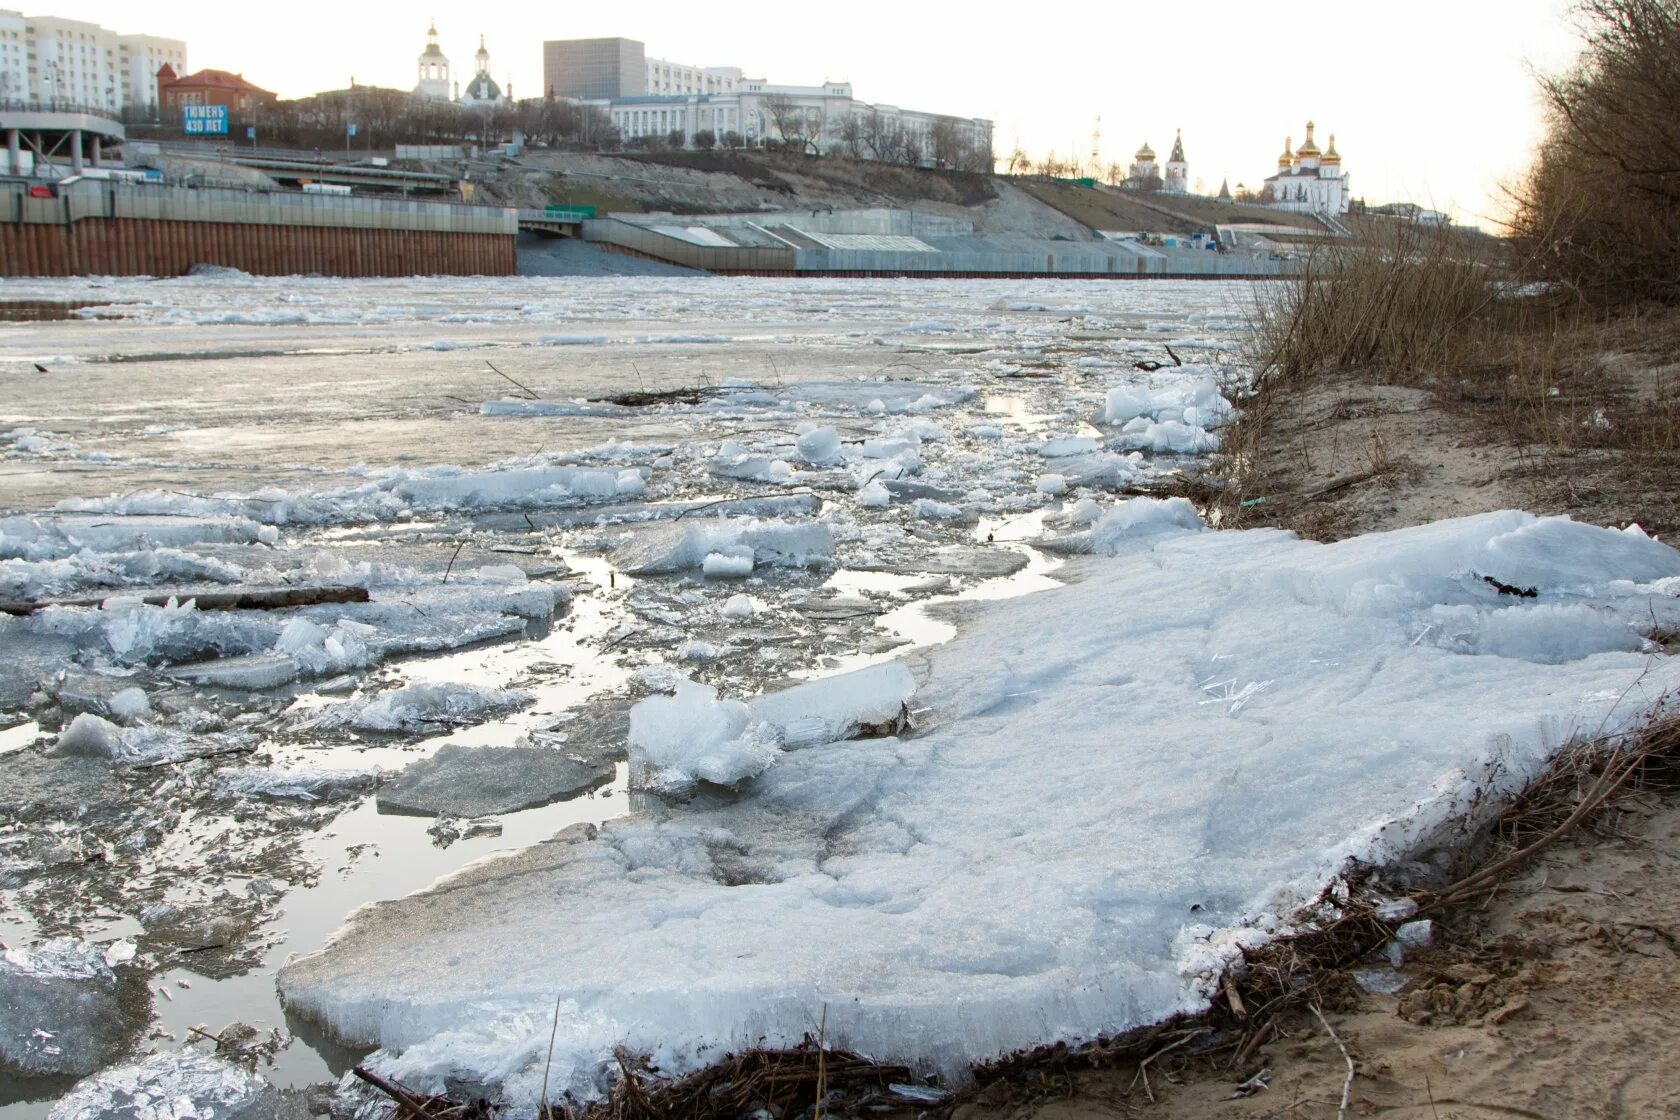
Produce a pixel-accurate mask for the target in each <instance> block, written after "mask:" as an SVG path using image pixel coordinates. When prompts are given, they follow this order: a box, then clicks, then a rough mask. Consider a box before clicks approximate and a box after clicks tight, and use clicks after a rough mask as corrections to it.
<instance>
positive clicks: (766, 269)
mask: <svg viewBox="0 0 1680 1120" xmlns="http://www.w3.org/2000/svg"><path fill="white" fill-rule="evenodd" d="M731 217H733V216H731ZM682 220H690V219H682ZM800 220H801V221H802V222H804V221H809V219H808V218H806V217H803V216H802V217H801V219H800ZM704 221H705V223H706V224H707V225H710V226H712V227H713V228H721V229H730V230H737V231H738V230H739V229H751V230H753V231H754V232H755V234H761V235H763V237H762V239H761V240H763V241H770V240H776V241H780V242H781V244H780V245H770V244H759V245H732V246H723V245H705V244H696V243H695V242H694V241H692V240H686V239H684V238H682V237H676V236H671V235H669V234H667V233H664V232H661V231H660V230H658V229H653V228H649V227H648V226H646V225H644V224H642V223H640V222H633V221H625V220H623V219H618V218H605V219H595V220H591V221H587V222H584V223H583V236H584V238H585V239H586V240H589V241H594V242H598V243H600V244H601V245H603V246H604V247H606V248H608V249H609V250H612V251H615V252H620V253H627V254H629V255H632V256H638V257H645V258H647V259H650V260H658V261H666V262H669V263H672V264H678V265H683V266H685V267H687V268H698V269H704V270H706V271H707V272H713V273H718V274H721V275H726V276H742V275H754V276H785V275H794V276H859V277H867V276H913V277H925V278H928V279H934V278H950V277H959V278H965V279H966V278H981V279H983V278H987V277H996V278H999V279H1003V278H1009V277H1055V278H1062V279H1070V280H1072V279H1110V280H1140V279H1144V280H1148V279H1163V280H1164V279H1179V280H1195V279H1207V280H1235V279H1264V278H1273V277H1278V276H1289V275H1294V274H1295V272H1296V269H1297V267H1298V266H1297V264H1296V262H1294V261H1286V260H1278V259H1273V258H1268V257H1266V256H1254V255H1250V254H1246V253H1231V254H1222V253H1214V252H1207V251H1192V250H1188V249H1186V250H1173V249H1165V248H1156V247H1152V246H1145V245H1141V244H1137V243H1133V242H1119V241H1083V242H1078V241H1052V240H1045V239H1042V238H1034V237H1028V236H1007V235H986V236H980V235H972V234H971V235H967V236H962V235H955V236H938V235H934V234H931V233H923V234H921V240H922V241H923V244H924V245H925V246H926V248H925V249H924V250H922V251H901V250H894V249H849V248H848V249H832V248H824V247H801V246H798V245H796V244H795V243H794V236H795V234H796V232H797V231H793V232H790V231H787V230H783V229H782V228H781V227H770V228H765V227H761V226H759V225H757V224H756V223H750V222H745V221H743V222H742V223H740V226H739V227H737V226H733V225H731V224H730V223H729V222H727V221H726V222H723V223H714V222H712V221H710V220H709V219H704ZM833 224H839V223H838V222H837V221H836V222H835V223H833ZM881 224H882V225H883V226H890V223H885V222H883V223H881ZM778 230H781V232H778ZM805 240H807V241H808V240H809V239H805Z"/></svg>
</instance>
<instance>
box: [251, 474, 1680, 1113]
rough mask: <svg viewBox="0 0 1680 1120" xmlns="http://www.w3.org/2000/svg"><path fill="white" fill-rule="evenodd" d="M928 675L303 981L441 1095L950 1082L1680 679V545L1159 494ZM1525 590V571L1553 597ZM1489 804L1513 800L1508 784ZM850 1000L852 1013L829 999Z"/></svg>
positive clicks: (1266, 923)
mask: <svg viewBox="0 0 1680 1120" xmlns="http://www.w3.org/2000/svg"><path fill="white" fill-rule="evenodd" d="M1080 544H1081V546H1082V547H1084V548H1085V549H1086V550H1088V551H1091V552H1094V553H1096V554H1097V555H1093V556H1091V557H1089V558H1086V559H1082V560H1079V561H1076V562H1075V563H1074V564H1073V565H1072V566H1071V567H1070V569H1069V570H1070V571H1071V573H1072V574H1073V576H1074V582H1073V583H1072V584H1071V585H1070V586H1067V587H1065V588H1061V589H1056V590H1052V591H1045V592H1041V593H1038V594H1035V595H1031V596H1026V597H1022V598H1019V599H1014V600H1007V601H1001V602H991V603H984V604H976V605H973V606H972V607H971V608H970V613H969V614H968V615H967V617H966V619H965V622H964V625H963V627H962V630H961V633H960V635H959V636H958V637H957V638H955V639H954V640H952V641H951V642H949V643H948V644H946V645H944V646H941V647H937V648H935V649H934V650H932V651H931V652H930V653H928V654H926V655H925V656H924V657H922V658H920V659H919V660H917V661H916V662H914V663H913V664H912V665H911V668H912V669H913V670H914V672H915V674H916V676H917V679H918V683H919V687H918V690H917V692H916V695H915V698H914V700H913V701H912V702H911V706H912V707H913V708H914V709H915V712H914V720H915V725H916V728H917V730H916V731H914V732H912V733H910V734H908V735H906V736H903V737H900V738H877V739H863V740H853V741H842V742H836V743H830V744H827V745H821V744H816V745H811V744H807V745H806V746H805V749H802V750H797V751H788V752H786V753H784V754H782V755H780V756H779V757H778V758H777V759H776V760H775V763H774V765H772V766H770V767H769V768H768V769H766V770H765V771H764V772H763V774H762V775H760V776H759V777H758V778H756V779H754V780H753V781H751V782H750V783H748V784H747V785H746V786H745V787H744V792H743V794H742V796H740V797H739V798H733V799H724V798H711V797H706V796H702V797H699V798H697V799H696V800H694V801H693V802H691V803H688V804H686V805H672V806H669V807H667V808H665V809H662V810H659V811H657V812H647V813H643V814H642V815H639V816H633V817H630V818H626V819H623V820H619V821H615V822H612V823H610V824H608V825H606V826H605V827H602V828H600V829H599V830H595V829H592V828H591V829H577V830H570V831H568V832H565V833H562V834H560V835H559V836H557V837H555V838H554V839H553V840H551V841H549V842H547V843H544V844H541V845H538V846H536V847H533V848H529V849H526V850H524V851H522V852H519V853H517V854H514V855H511V856H509V857H507V858H504V859H501V860H496V861H489V862H483V863H479V864H477V865H474V866H472V867H469V868H467V869H465V870H463V871H462V872H461V873H459V874H457V875H456V876H454V877H452V878H450V879H448V880H446V881H444V882H441V883H439V884H437V885H436V886H434V887H433V888H431V889H429V890H427V891H425V892H422V893H419V894H416V895H412V896H410V897H407V898H404V899H401V900H397V901H392V902H386V903H381V904H378V905H375V906H371V907H367V908H364V909H362V910H361V911H358V912H357V913H356V914H355V915H354V916H353V917H352V918H351V919H350V921H349V923H348V924H347V925H346V926H345V927H344V928H343V929H342V930H341V931H340V932H339V934H338V935H337V936H336V937H335V938H334V939H333V941H332V942H330V943H329V944H328V945H327V947H326V948H324V949H323V950H321V951H320V952H317V953H315V954H312V955H310V956H307V957H303V958H300V959H297V960H294V961H292V962H290V963H288V964H287V966H286V967H285V968H284V969H283V970H282V972H281V976H280V984H281V987H282V990H283V993H284V995H285V997H286V999H287V1000H288V1002H289V1003H290V1004H291V1006H292V1007H294V1008H296V1009H298V1010H301V1011H303V1012H306V1013H308V1014H311V1015H314V1016H316V1017H318V1018H320V1019H321V1020H323V1021H325V1022H326V1023H328V1024H329V1025H330V1026H331V1027H332V1028H333V1029H334V1030H335V1031H337V1032H338V1033H340V1034H342V1035H344V1036H346V1037H347V1038H350V1039H353V1040H357V1041H361V1042H367V1043H378V1044H381V1045H383V1046H384V1047H385V1048H386V1049H385V1051H384V1052H383V1053H382V1054H380V1055H378V1056H376V1058H375V1063H376V1064H377V1065H380V1066H382V1067H383V1068H385V1069H386V1070H387V1071H388V1072H391V1073H393V1074H395V1075H397V1076H400V1077H402V1078H403V1079H404V1080H406V1081H407V1082H408V1083H409V1084H410V1085H412V1086H414V1087H416V1088H422V1089H435V1088H439V1087H441V1084H442V1081H443V1079H444V1078H445V1077H448V1078H451V1079H456V1080H469V1081H470V1080H478V1081H484V1082H495V1083H502V1084H504V1085H505V1088H506V1091H507V1093H508V1097H509V1099H510V1101H512V1102H513V1103H514V1104H515V1105H516V1106H517V1107H520V1108H523V1109H525V1110H529V1109H530V1108H531V1107H532V1105H533V1104H534V1102H535V1096H536V1094H537V1092H538V1087H539V1085H540V1084H541V1083H542V1081H543V1079H544V1074H545V1065H546V1064H547V1055H548V1049H549V1030H550V1015H551V1013H552V1010H553V1008H554V1006H555V1000H556V998H557V997H559V998H560V999H561V1000H562V1003H561V1017H560V1026H559V1034H558V1041H557V1042H556V1044H555V1045H554V1049H553V1066H552V1069H551V1070H550V1071H549V1072H548V1074H547V1079H548V1083H549V1084H550V1086H551V1088H552V1089H553V1090H554V1091H556V1092H558V1091H562V1090H567V1091H573V1092H588V1091H590V1090H592V1089H593V1088H595V1087H596V1086H597V1085H598V1083H599V1082H598V1079H599V1078H600V1077H601V1076H602V1070H603V1069H604V1068H605V1067H604V1063H605V1062H607V1061H609V1060H610V1055H611V1053H612V1049H613V1046H614V1045H615V1044H619V1043H622V1044H625V1045H628V1046H629V1047H631V1048H632V1049H634V1050H641V1051H646V1052H649V1053H651V1054H653V1055H654V1056H655V1057H656V1059H657V1060H658V1062H659V1064H660V1066H661V1068H663V1069H666V1070H673V1069H680V1068H682V1067H684V1066H688V1065H693V1064H699V1063H703V1062H705V1061H707V1060H709V1059H711V1058H714V1057H716V1056H720V1055H721V1054H722V1053H723V1051H724V1049H725V1048H728V1047H735V1046H741V1045H754V1044H760V1043H767V1044H778V1043H788V1042H793V1041H796V1040H797V1039H799V1038H800V1037H801V1036H802V1035H804V1034H805V1033H807V1032H809V1031H813V1030H814V1029H815V1028H816V1024H817V1023H818V1022H819V1020H823V1019H826V1030H827V1037H828V1039H829V1040H830V1042H832V1043H833V1044H836V1045H841V1046H846V1047H852V1048H856V1049H860V1050H863V1051H865V1052H868V1053H871V1054H874V1055H877V1056H879V1057H883V1058H894V1059H903V1060H908V1061H911V1062H914V1063H916V1064H919V1065H921V1066H923V1067H925V1068H929V1069H937V1070H944V1071H946V1072H955V1071H958V1070H960V1069H961V1068H962V1067H963V1066H964V1064H966V1063H967V1062H969V1061H972V1060H974V1059H980V1058H986V1057H990V1056H993V1055H996V1054H999V1053H1001V1052H1005V1051H1009V1050H1012V1049H1015V1048H1019V1047H1024V1046H1029V1045H1033V1044H1036V1043H1042V1042H1046V1041H1050V1040H1055V1039H1069V1040H1074V1039H1082V1038H1088V1037H1091V1036H1093V1035H1096V1034H1099V1033H1103V1032H1109V1031H1116V1030H1120V1029H1124V1028H1127V1027H1129V1026H1133V1025H1136V1024H1139V1023H1143V1022H1147V1021H1151V1020H1155V1019H1158V1018H1161V1017H1164V1016H1167V1015H1170V1014H1172V1013H1174V1012H1176V1011H1180V1010H1190V1009H1195V1008H1198V1007H1200V1006H1202V1005H1203V1004H1204V1002H1205V1000H1206V998H1207V996H1208V994H1209V993H1210V992H1211V991H1212V990H1213V985H1214V983H1215V982H1216V977H1217V975H1218V972H1219V970H1220V968H1221V967H1222V965H1223V962H1225V961H1227V960H1229V959H1230V958H1231V956H1232V955H1233V954H1234V953H1235V952H1236V951H1237V947H1238V946H1239V945H1241V944H1243V943H1247V942H1252V941H1256V940H1259V939H1263V938H1264V937H1266V936H1267V935H1268V934H1269V933H1270V932H1272V931H1275V930H1277V929H1279V928H1281V927H1282V926H1283V925H1284V924H1285V923H1286V921H1287V918H1288V915H1289V913H1290V910H1291V907H1292V906H1293V905H1294V904H1296V903H1298V902H1300V901H1302V900H1303V899H1307V898H1310V897H1311V896H1313V895H1314V894H1315V893H1316V892H1317V890H1318V888H1319V887H1320V886H1321V885H1322V884H1323V883H1325V882H1326V881H1327V880H1328V879H1330V878H1331V877H1333V876H1334V875H1335V874H1336V873H1337V872H1338V870H1339V869H1340V868H1342V867H1343V866H1344V865H1345V863H1346V861H1347V860H1349V859H1350V858H1357V859H1361V860H1366V861H1377V862H1394V861H1397V860H1402V859H1406V858H1413V857H1416V856H1418V855H1420V854H1423V853H1425V852H1427V850H1428V848H1429V847H1430V846H1431V844H1432V843H1434V842H1436V841H1437V840H1439V839H1440V838H1441V826H1444V825H1449V824H1453V823H1455V822H1457V821H1459V820H1461V819H1462V818H1463V817H1464V815H1465V814H1466V813H1468V812H1471V811H1472V809H1473V807H1474V806H1482V807H1485V806H1486V805H1487V804H1488V802H1489V800H1490V799H1489V798H1487V797H1486V794H1488V793H1489V792H1490V791H1492V792H1495V793H1497V792H1501V791H1508V790H1510V789H1511V788H1513V787H1515V786H1517V785H1520V784H1522V783H1523V782H1525V781H1526V780H1527V779H1529V778H1530V777H1532V776H1533V775H1534V774H1535V773H1536V772H1537V771H1538V770H1539V768H1540V767H1541V766H1542V765H1543V764H1544V762H1545V760H1546V759H1547V758H1548V757H1549V756H1550V754H1551V753H1552V752H1553V751H1555V750H1556V749H1557V748H1558V747H1559V746H1560V745H1561V744H1563V743H1565V742H1567V741H1568V740H1570V739H1571V738H1572V737H1576V736H1581V735H1591V734H1594V733H1598V732H1601V731H1604V730H1614V729H1617V728H1619V727H1622V726H1626V725H1628V724H1630V723H1631V722H1633V721H1635V720H1637V719H1639V718H1640V717H1641V715H1642V714H1643V713H1645V712H1646V711H1647V710H1648V709H1649V708H1650V707H1651V706H1652V705H1653V704H1654V703H1656V702H1657V700H1658V699H1659V697H1661V696H1662V695H1664V694H1665V693H1666V692H1668V691H1670V690H1672V689H1673V688H1674V687H1675V685H1676V684H1677V683H1680V663H1676V662H1674V661H1672V660H1670V659H1668V658H1666V657H1663V656H1661V655H1659V654H1657V653H1655V652H1653V651H1649V650H1647V648H1646V643H1645V642H1644V639H1643V637H1642V632H1643V631H1644V630H1646V629H1649V628H1650V627H1652V626H1653V625H1662V626H1673V625H1674V624H1675V623H1676V622H1677V621H1680V599H1677V598H1676V596H1677V594H1680V552H1676V551H1675V550H1673V549H1671V548H1669V547H1668V546H1666V545H1663V544H1659V543H1657V542H1655V541H1652V540H1650V539H1648V538H1646V537H1644V536H1643V535H1642V534H1639V533H1638V532H1637V531H1629V532H1625V533H1618V532H1614V531H1610V530H1604V529H1596V528H1591V527H1588V526H1583V525H1577V524H1574V523H1572V522H1569V521H1567V520H1563V519H1543V520H1542V519H1535V518H1533V517H1531V516H1529V515H1526V514H1521V513H1501V514H1490V515H1485V516H1480V517H1475V518H1466V519H1461V520H1456V521H1448V522H1441V523H1438V524H1435V525H1429V526H1423V527H1420V528H1416V529H1409V530H1403V531H1400V532H1394V533H1387V534H1381V535H1372V536H1367V537H1362V538H1356V539H1352V540H1348V541H1343V542H1340V543H1337V544H1333V545H1320V544H1315V543H1312V542H1307V541H1302V540H1298V539H1296V538H1295V537H1293V536H1292V535H1290V534H1287V533H1283V532H1278V531H1271V530H1255V531H1246V532H1220V533H1214V532H1204V531H1201V529H1200V527H1199V525H1197V524H1195V523H1194V521H1193V520H1192V519H1189V518H1186V517H1185V516H1184V509H1183V508H1182V507H1181V506H1177V505H1174V504H1172V503H1150V502H1148V501H1142V502H1139V503H1129V504H1127V505H1125V506H1122V507H1121V508H1120V509H1119V510H1117V511H1115V512H1113V513H1110V514H1109V515H1107V516H1106V517H1104V518H1102V519H1101V520H1099V521H1097V523H1096V524H1095V525H1093V526H1092V527H1091V529H1090V530H1089V531H1088V535H1087V536H1086V537H1085V538H1084V539H1083V540H1082V541H1081V542H1080ZM1528 592H1533V594H1532V595H1530V594H1527V593H1528ZM1492 800H1496V799H1492ZM825 1009H826V1010H825Z"/></svg>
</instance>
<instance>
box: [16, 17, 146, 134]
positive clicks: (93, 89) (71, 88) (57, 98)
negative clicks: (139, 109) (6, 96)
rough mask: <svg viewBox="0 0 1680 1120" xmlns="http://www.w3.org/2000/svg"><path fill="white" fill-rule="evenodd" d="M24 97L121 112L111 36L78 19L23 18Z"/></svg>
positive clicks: (114, 44)
mask: <svg viewBox="0 0 1680 1120" xmlns="http://www.w3.org/2000/svg"><path fill="white" fill-rule="evenodd" d="M26 24H27V27H26V32H25V34H26V35H27V36H28V44H29V56H30V57H29V97H30V98H31V99H32V100H37V101H44V102H52V103H60V104H72V105H85V106H89V107H91V108H97V109H101V110H104V111H105V112H108V113H111V114H113V115H115V114H117V113H120V112H122V107H123V95H124V92H125V91H124V87H123V82H122V63H121V58H120V48H119V45H118V43H117V33H116V32H115V31H109V30H107V29H105V28H103V27H100V26H99V25H98V24H97V23H85V22H83V21H82V20H78V19H60V18H58V17H57V16H29V17H28V18H27V20H26Z"/></svg>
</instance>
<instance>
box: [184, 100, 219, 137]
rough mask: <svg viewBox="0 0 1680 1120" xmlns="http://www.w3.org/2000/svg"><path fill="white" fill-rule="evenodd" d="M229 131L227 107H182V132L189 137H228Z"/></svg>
mask: <svg viewBox="0 0 1680 1120" xmlns="http://www.w3.org/2000/svg"><path fill="white" fill-rule="evenodd" d="M227 130H228V111H227V106H226V105H183V106H181V131H182V132H184V133H186V134H187V135H188V136H226V135H227Z"/></svg>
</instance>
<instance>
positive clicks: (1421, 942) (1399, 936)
mask: <svg viewBox="0 0 1680 1120" xmlns="http://www.w3.org/2000/svg"><path fill="white" fill-rule="evenodd" d="M1394 940H1395V941H1396V942H1398V943H1399V945H1400V947H1401V948H1402V949H1409V950H1411V951H1412V952H1417V951H1419V950H1421V949H1429V948H1432V947H1433V946H1434V944H1435V923H1434V922H1432V921H1430V920H1429V919H1428V918H1424V919H1423V920H1422V921H1416V922H1406V923H1405V924H1403V925H1401V926H1400V927H1399V928H1398V929H1396V930H1395V931H1394Z"/></svg>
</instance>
